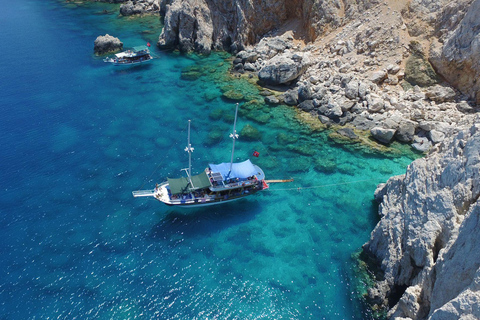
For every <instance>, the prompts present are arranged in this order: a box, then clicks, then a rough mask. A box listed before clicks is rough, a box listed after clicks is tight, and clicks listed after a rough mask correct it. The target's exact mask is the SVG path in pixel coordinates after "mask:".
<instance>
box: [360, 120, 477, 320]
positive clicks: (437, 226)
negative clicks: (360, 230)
mask: <svg viewBox="0 0 480 320" xmlns="http://www.w3.org/2000/svg"><path fill="white" fill-rule="evenodd" d="M436 151H437V152H434V153H430V154H429V155H428V156H427V157H426V158H423V159H418V160H416V161H414V162H413V163H412V164H411V165H410V166H409V167H408V169H407V172H406V174H405V175H402V176H397V177H393V178H391V179H390V180H389V181H388V182H387V183H386V184H385V185H382V186H380V187H379V189H378V190H377V191H376V199H377V200H378V201H380V202H381V203H380V207H379V214H380V216H381V217H382V219H381V220H380V222H379V223H378V224H377V226H376V227H375V229H374V230H373V232H372V234H371V239H370V241H369V242H368V243H367V244H366V245H365V246H364V250H365V251H366V252H368V253H369V254H370V255H372V256H373V257H374V258H375V259H376V260H377V261H379V262H380V264H381V267H382V270H383V271H384V280H382V281H379V282H378V283H377V285H376V289H375V288H374V289H372V290H370V295H371V298H372V300H378V298H379V296H380V297H381V298H382V299H384V301H385V303H387V304H388V303H389V304H390V305H395V306H394V307H393V308H392V309H391V310H390V311H389V318H396V317H399V318H407V319H460V318H462V319H463V318H464V319H478V318H480V309H479V308H477V307H475V306H478V301H480V285H479V283H480V250H479V248H480V201H479V197H480V122H479V121H478V120H477V122H476V124H474V125H472V126H471V127H470V128H469V129H465V130H464V131H460V132H459V133H458V134H457V135H456V136H454V137H451V138H448V139H446V140H445V141H444V142H443V143H442V144H441V145H439V146H438V147H437V150H436ZM395 295H398V296H400V299H399V300H398V301H397V300H392V299H395V298H394V296H395ZM388 299H390V301H388Z"/></svg>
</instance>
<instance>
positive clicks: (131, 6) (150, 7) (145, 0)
mask: <svg viewBox="0 0 480 320" xmlns="http://www.w3.org/2000/svg"><path fill="white" fill-rule="evenodd" d="M146 13H160V1H159V0H134V1H131V0H128V1H125V3H124V4H122V5H121V6H120V14H121V15H122V16H131V15H134V14H146Z"/></svg>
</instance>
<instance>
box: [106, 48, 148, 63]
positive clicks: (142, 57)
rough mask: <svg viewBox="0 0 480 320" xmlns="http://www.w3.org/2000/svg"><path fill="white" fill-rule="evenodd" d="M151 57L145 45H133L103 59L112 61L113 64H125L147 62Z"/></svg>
mask: <svg viewBox="0 0 480 320" xmlns="http://www.w3.org/2000/svg"><path fill="white" fill-rule="evenodd" d="M153 58H154V57H153V56H152V54H151V53H150V50H149V49H148V47H147V46H138V47H133V48H132V49H131V50H127V51H123V52H120V53H117V54H115V57H113V58H112V57H110V58H105V59H103V61H104V62H109V63H113V65H115V66H125V65H135V64H140V63H144V62H148V61H150V60H152V59H153Z"/></svg>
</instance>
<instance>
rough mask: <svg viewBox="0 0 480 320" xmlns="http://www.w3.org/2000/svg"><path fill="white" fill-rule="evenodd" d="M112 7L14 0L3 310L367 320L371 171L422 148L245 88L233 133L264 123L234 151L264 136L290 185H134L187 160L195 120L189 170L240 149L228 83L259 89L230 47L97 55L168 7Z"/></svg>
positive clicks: (8, 36)
mask: <svg viewBox="0 0 480 320" xmlns="http://www.w3.org/2000/svg"><path fill="white" fill-rule="evenodd" d="M103 10H107V13H106V14H105V13H103ZM117 10H118V5H106V4H98V3H96V4H86V5H76V4H69V5H65V4H64V3H63V2H55V1H54V2H52V1H50V2H49V1H47V2H46V3H37V2H34V1H28V0H20V1H17V2H14V3H11V5H9V6H5V12H4V19H3V18H2V20H1V21H0V27H1V29H2V33H0V40H1V43H3V44H4V46H3V48H4V49H7V51H8V52H9V53H12V54H11V55H10V56H8V57H7V59H4V60H3V61H2V62H1V64H0V84H1V88H2V99H1V107H2V111H3V112H2V113H3V114H2V117H1V118H0V137H1V141H2V148H1V150H2V151H1V152H0V164H1V170H0V181H1V185H2V192H1V193H0V219H1V221H0V237H1V241H0V250H1V251H0V252H1V254H2V259H1V260H0V317H1V318H4V319H53V318H55V319H151V318H156V319H367V318H369V313H368V311H366V310H364V309H363V308H362V307H361V304H360V303H359V300H358V298H357V297H358V294H357V289H356V288H355V286H354V285H353V283H354V282H355V281H354V279H353V278H352V276H353V274H352V270H353V261H352V259H351V255H352V253H354V252H356V251H358V250H359V248H361V246H362V244H363V243H364V242H366V241H367V240H368V238H369V234H370V231H371V230H372V229H373V227H374V225H375V223H376V220H377V215H376V208H375V206H374V204H373V202H372V197H373V192H374V190H375V187H376V185H377V184H378V183H380V182H385V181H386V180H387V179H388V177H389V176H391V175H395V174H401V173H403V172H404V171H405V168H406V166H407V165H408V164H409V163H410V162H411V158H410V157H407V156H398V157H385V156H381V155H368V154H365V153H359V152H354V151H351V150H349V149H346V148H343V147H342V146H340V145H336V144H334V143H332V142H331V140H329V139H328V133H326V132H317V131H313V130H311V129H309V128H308V127H307V126H305V125H301V124H300V123H299V122H298V121H296V120H295V111H294V110H293V109H291V108H287V107H267V106H264V105H262V104H258V105H255V104H244V103H243V102H242V103H241V108H240V109H241V110H240V117H239V122H238V131H239V132H240V131H241V130H242V129H243V128H244V127H245V126H246V125H251V126H253V127H254V128H255V129H257V130H258V136H257V137H256V138H254V139H251V140H247V139H246V138H245V136H243V139H242V136H241V137H240V140H238V142H237V145H236V153H235V155H236V158H237V159H238V160H243V159H245V158H248V157H250V158H252V157H251V154H252V152H253V151H254V150H257V151H259V152H260V157H259V158H258V159H257V158H253V159H252V161H254V162H255V163H257V164H259V165H260V166H262V168H263V169H264V171H265V172H266V175H267V179H283V178H290V177H293V178H294V179H295V181H294V182H292V183H289V184H275V185H273V184H272V186H271V188H270V190H268V191H265V192H262V193H259V194H257V195H255V196H252V197H249V198H248V199H243V200H240V201H237V202H233V203H230V204H225V205H222V206H217V207H207V208H202V209H199V210H192V211H179V210H177V209H172V208H170V207H167V206H164V205H163V204H161V203H159V202H157V201H155V200H153V199H148V198H133V197H132V195H131V191H132V190H137V189H141V188H146V189H148V188H151V187H152V186H154V184H155V183H156V182H160V181H162V180H163V178H164V177H165V176H178V175H180V174H181V172H180V171H179V170H180V169H181V168H185V167H186V166H187V165H188V158H187V156H186V153H185V152H184V151H183V149H184V148H185V146H186V143H187V141H186V133H187V120H189V119H191V120H192V141H191V142H192V145H193V147H195V151H194V153H193V171H194V172H198V171H200V170H203V168H204V167H205V166H206V165H207V163H208V162H209V161H211V162H221V161H229V159H230V147H231V141H230V139H229V138H228V133H229V132H230V131H231V125H232V119H233V112H234V108H235V102H234V101H229V100H226V99H224V98H222V92H224V91H227V90H228V89H231V88H236V89H237V90H239V91H241V92H242V93H243V94H244V95H245V96H246V99H247V100H248V101H250V100H252V99H254V98H255V95H256V94H257V92H256V89H255V88H254V87H252V86H249V85H248V84H246V83H245V82H243V81H240V80H238V81H236V82H233V83H232V82H228V83H227V82H226V78H225V77H224V75H225V70H226V69H227V68H228V66H229V63H228V61H225V58H227V56H225V55H212V56H210V57H203V58H202V57H196V56H193V55H192V56H180V55H178V54H175V53H166V52H161V51H159V50H157V49H155V48H154V50H155V54H157V55H158V56H159V57H160V58H159V59H156V60H154V61H152V63H151V64H148V65H144V66H139V67H134V68H125V69H118V68H115V67H113V66H109V65H106V64H104V63H103V62H102V61H101V59H100V58H97V57H95V56H94V55H93V54H92V53H93V52H92V51H93V41H94V40H95V38H96V37H97V36H98V35H102V34H105V33H109V34H111V35H114V36H118V37H119V38H120V39H121V40H122V41H123V42H124V44H125V46H126V47H132V46H135V45H141V44H145V43H146V42H147V41H148V42H150V43H155V42H156V39H157V37H158V34H159V32H160V29H161V23H160V21H159V19H158V18H152V17H151V18H144V19H126V18H121V17H118V15H117V12H118V11H117ZM182 72H183V77H182ZM192 75H193V80H192ZM187 76H188V77H187ZM187 78H188V79H189V80H188V79H187ZM227 85H230V86H231V87H228V86H227ZM226 86H227V87H226ZM239 88H241V89H239Z"/></svg>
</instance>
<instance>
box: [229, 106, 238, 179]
mask: <svg viewBox="0 0 480 320" xmlns="http://www.w3.org/2000/svg"><path fill="white" fill-rule="evenodd" d="M237 113H238V103H237V107H236V108H235V121H234V122H233V133H230V138H232V140H233V145H232V157H231V158H230V171H229V172H228V175H229V176H230V172H232V165H233V153H234V152H235V140H236V139H237V138H238V134H237V131H236V130H235V128H236V126H237Z"/></svg>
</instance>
